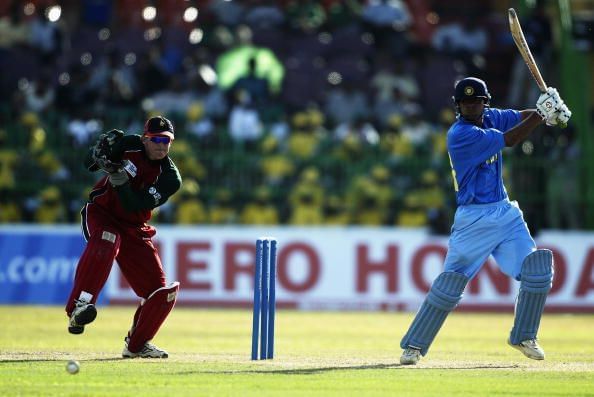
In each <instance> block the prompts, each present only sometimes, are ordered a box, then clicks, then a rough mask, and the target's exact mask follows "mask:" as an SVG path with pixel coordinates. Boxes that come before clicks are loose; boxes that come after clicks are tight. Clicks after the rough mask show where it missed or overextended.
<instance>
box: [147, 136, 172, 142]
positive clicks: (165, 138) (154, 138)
mask: <svg viewBox="0 0 594 397" xmlns="http://www.w3.org/2000/svg"><path fill="white" fill-rule="evenodd" d="M149 139H150V141H151V142H153V143H164V144H168V143H169V142H171V138H169V137H168V136H151V137H150V138H149Z"/></svg>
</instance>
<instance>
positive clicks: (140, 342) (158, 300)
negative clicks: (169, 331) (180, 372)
mask: <svg viewBox="0 0 594 397" xmlns="http://www.w3.org/2000/svg"><path fill="white" fill-rule="evenodd" d="M178 291H179V282H177V281H176V282H173V283H171V284H169V285H168V286H166V287H161V288H159V289H157V290H156V291H154V292H153V293H151V294H150V295H149V297H148V298H147V299H146V300H145V301H144V302H143V303H142V304H141V306H140V307H139V308H138V310H137V311H136V314H135V315H134V324H133V325H132V329H131V330H130V332H129V334H128V336H129V337H130V341H129V342H128V350H130V351H131V352H134V353H136V352H138V351H140V349H142V346H144V344H145V343H146V342H148V341H149V340H151V339H153V337H154V336H155V335H156V334H157V331H158V330H159V328H161V325H162V324H163V323H164V322H165V319H166V318H167V316H168V315H169V313H170V312H171V309H173V306H174V305H175V301H176V300H177V292H178Z"/></svg>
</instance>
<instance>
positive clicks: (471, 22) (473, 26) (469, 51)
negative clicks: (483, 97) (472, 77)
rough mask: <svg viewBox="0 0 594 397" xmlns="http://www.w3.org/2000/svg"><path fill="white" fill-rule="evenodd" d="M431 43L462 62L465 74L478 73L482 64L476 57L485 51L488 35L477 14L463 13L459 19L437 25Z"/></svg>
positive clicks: (440, 50) (438, 49)
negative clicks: (462, 16)
mask: <svg viewBox="0 0 594 397" xmlns="http://www.w3.org/2000/svg"><path fill="white" fill-rule="evenodd" d="M431 44H432V46H433V48H435V49H436V50H437V51H439V52H441V53H443V54H446V55H448V56H451V57H453V58H458V59H460V60H461V61H462V62H464V65H465V66H466V71H465V73H466V74H478V73H479V72H480V69H481V67H482V65H481V64H480V62H478V61H477V58H476V57H477V56H478V55H484V54H485V53H486V51H487V45H488V44H489V36H488V34H487V30H486V29H485V27H484V25H482V24H481V21H480V18H479V15H465V16H464V18H461V19H460V20H456V21H453V22H450V23H448V24H444V25H440V26H438V27H437V29H436V30H435V32H434V33H433V37H432V38H431Z"/></svg>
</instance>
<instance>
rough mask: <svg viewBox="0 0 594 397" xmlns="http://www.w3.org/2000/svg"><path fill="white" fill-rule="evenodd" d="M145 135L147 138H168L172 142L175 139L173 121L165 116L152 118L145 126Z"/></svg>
mask: <svg viewBox="0 0 594 397" xmlns="http://www.w3.org/2000/svg"><path fill="white" fill-rule="evenodd" d="M144 135H146V136H159V135H164V136H168V137H169V138H171V139H172V140H173V139H174V137H173V124H172V123H171V121H169V120H168V119H166V118H165V117H163V116H156V117H151V118H150V119H148V120H147V122H146V123H145V124H144Z"/></svg>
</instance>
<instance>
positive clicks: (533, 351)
mask: <svg viewBox="0 0 594 397" xmlns="http://www.w3.org/2000/svg"><path fill="white" fill-rule="evenodd" d="M507 344H508V345H510V346H511V347H513V348H514V349H518V350H519V351H521V352H522V353H524V355H525V356H526V357H528V358H531V359H533V360H544V358H545V352H544V350H542V347H540V346H539V345H538V342H537V341H536V339H526V340H523V341H522V342H520V343H519V344H517V345H514V344H512V343H511V341H510V340H509V339H508V340H507Z"/></svg>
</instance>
